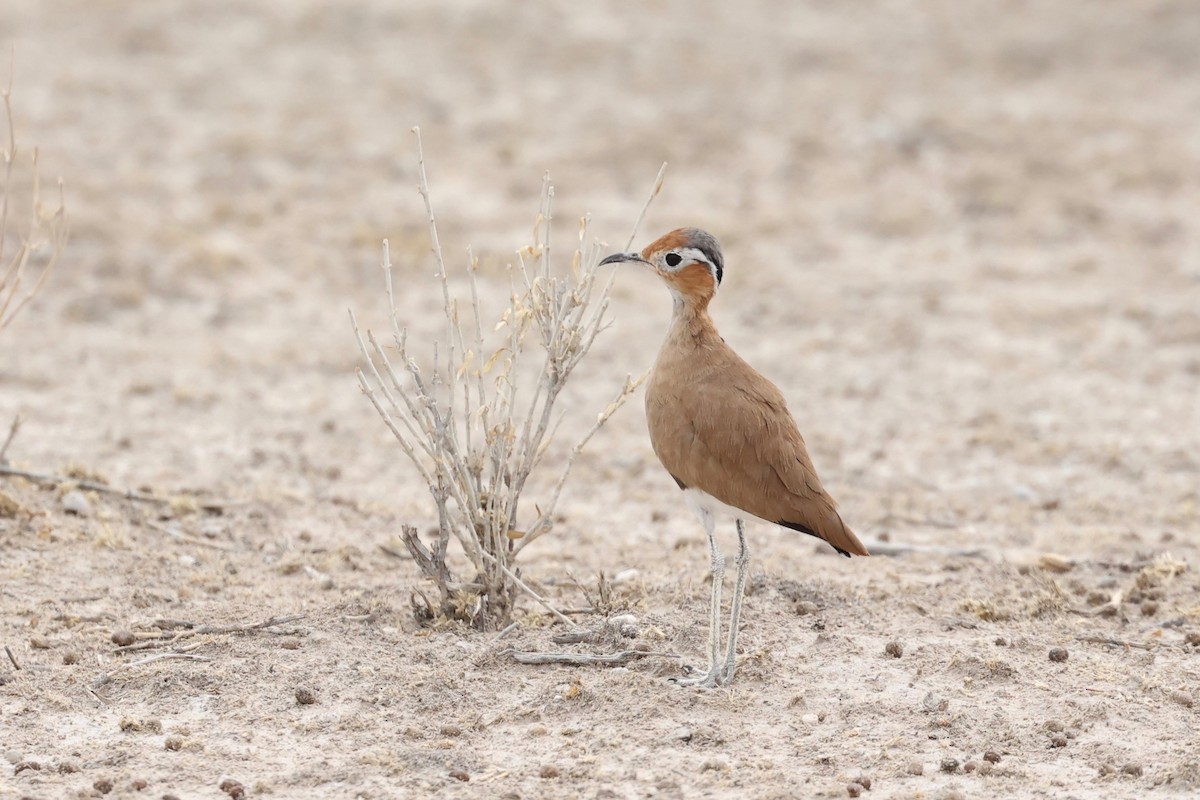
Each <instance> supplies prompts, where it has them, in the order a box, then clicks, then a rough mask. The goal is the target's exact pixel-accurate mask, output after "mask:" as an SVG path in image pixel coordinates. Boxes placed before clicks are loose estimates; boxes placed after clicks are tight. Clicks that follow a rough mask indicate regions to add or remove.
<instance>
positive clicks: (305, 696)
mask: <svg viewBox="0 0 1200 800" xmlns="http://www.w3.org/2000/svg"><path fill="white" fill-rule="evenodd" d="M296 702H297V703H299V704H300V705H302V706H311V705H312V704H313V703H315V702H317V693H316V692H314V691H313V690H312V689H309V688H308V687H306V686H297V687H296Z"/></svg>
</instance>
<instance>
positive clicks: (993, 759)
mask: <svg viewBox="0 0 1200 800" xmlns="http://www.w3.org/2000/svg"><path fill="white" fill-rule="evenodd" d="M983 760H984V761H986V762H988V763H989V764H999V763H1000V754H999V753H997V752H996V751H995V750H988V751H987V752H986V753H984V754H983Z"/></svg>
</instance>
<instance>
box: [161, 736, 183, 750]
mask: <svg viewBox="0 0 1200 800" xmlns="http://www.w3.org/2000/svg"><path fill="white" fill-rule="evenodd" d="M163 747H165V748H167V749H168V750H182V749H183V737H182V736H175V735H172V736H168V737H167V740H166V741H165V742H163Z"/></svg>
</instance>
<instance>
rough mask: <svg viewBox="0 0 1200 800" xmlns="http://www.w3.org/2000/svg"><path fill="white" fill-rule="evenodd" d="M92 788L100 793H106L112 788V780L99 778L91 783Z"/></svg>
mask: <svg viewBox="0 0 1200 800" xmlns="http://www.w3.org/2000/svg"><path fill="white" fill-rule="evenodd" d="M92 788H93V789H95V790H96V791H97V792H99V793H100V794H108V793H109V792H111V791H112V790H113V782H112V779H111V778H101V779H100V780H98V781H96V782H95V783H93V784H92Z"/></svg>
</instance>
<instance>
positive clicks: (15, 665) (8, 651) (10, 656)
mask: <svg viewBox="0 0 1200 800" xmlns="http://www.w3.org/2000/svg"><path fill="white" fill-rule="evenodd" d="M4 654H5V655H7V656H8V660H9V661H11V662H12V665H13V669H15V670H17V671H18V672H20V671H21V665H20V664H18V663H17V657H16V656H15V655H13V651H12V649H11V648H10V647H9V646H8V645H4Z"/></svg>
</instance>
